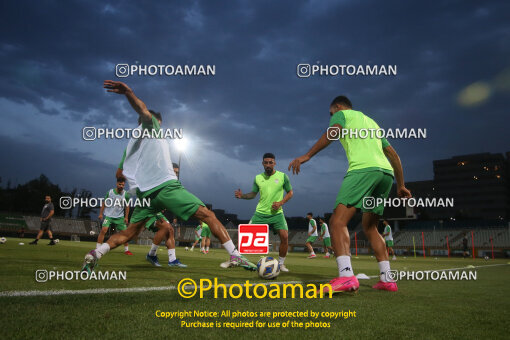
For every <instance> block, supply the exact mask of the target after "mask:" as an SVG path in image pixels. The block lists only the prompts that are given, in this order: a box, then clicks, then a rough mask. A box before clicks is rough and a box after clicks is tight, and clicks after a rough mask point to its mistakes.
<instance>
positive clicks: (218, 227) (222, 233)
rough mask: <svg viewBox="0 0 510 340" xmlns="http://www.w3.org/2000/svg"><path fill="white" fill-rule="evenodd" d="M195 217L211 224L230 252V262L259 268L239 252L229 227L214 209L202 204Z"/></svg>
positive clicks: (251, 268) (212, 231)
mask: <svg viewBox="0 0 510 340" xmlns="http://www.w3.org/2000/svg"><path fill="white" fill-rule="evenodd" d="M193 217H195V218H196V219H198V220H200V221H203V222H205V223H206V224H207V225H208V226H209V228H210V229H211V233H212V234H213V235H214V236H216V237H217V238H218V239H219V240H220V242H221V245H222V246H223V248H225V250H226V251H227V252H228V253H229V255H230V262H231V263H232V264H234V265H238V266H241V267H243V268H245V269H249V270H257V266H256V265H255V264H253V263H251V262H250V261H248V259H246V258H245V257H244V256H242V255H241V254H240V253H239V251H238V250H237V249H236V246H235V245H234V243H233V242H232V240H231V239H230V236H229V235H228V232H227V229H225V227H224V226H223V224H221V222H220V221H219V220H218V219H217V218H216V215H215V214H214V213H213V212H212V211H210V210H209V209H207V208H206V207H204V206H200V207H199V208H198V210H197V211H196V212H195V214H194V215H193Z"/></svg>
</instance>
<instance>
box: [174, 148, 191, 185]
mask: <svg viewBox="0 0 510 340" xmlns="http://www.w3.org/2000/svg"><path fill="white" fill-rule="evenodd" d="M175 148H176V149H177V151H179V162H178V163H177V164H178V165H179V173H178V175H177V179H180V177H181V156H182V154H183V152H185V151H186V149H187V148H188V140H187V139H184V138H180V139H176V140H175Z"/></svg>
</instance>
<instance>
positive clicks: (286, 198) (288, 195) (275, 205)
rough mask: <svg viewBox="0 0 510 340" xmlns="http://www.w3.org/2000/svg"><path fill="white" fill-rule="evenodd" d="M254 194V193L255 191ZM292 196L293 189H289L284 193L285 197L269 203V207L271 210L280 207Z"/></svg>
mask: <svg viewBox="0 0 510 340" xmlns="http://www.w3.org/2000/svg"><path fill="white" fill-rule="evenodd" d="M254 194H255V195H256V193H254ZM292 196H294V190H291V191H289V192H288V193H286V194H285V197H283V199H282V200H281V201H279V202H273V204H272V205H271V209H273V210H278V209H280V208H281V207H282V206H283V205H284V204H285V203H287V202H288V201H289V200H290V199H291V198H292Z"/></svg>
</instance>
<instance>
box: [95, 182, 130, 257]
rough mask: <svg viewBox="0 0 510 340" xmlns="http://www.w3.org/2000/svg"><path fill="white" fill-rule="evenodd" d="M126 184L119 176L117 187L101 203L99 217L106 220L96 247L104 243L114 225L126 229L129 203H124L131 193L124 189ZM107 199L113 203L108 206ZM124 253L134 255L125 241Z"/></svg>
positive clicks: (119, 229) (119, 228) (118, 229)
mask: <svg viewBox="0 0 510 340" xmlns="http://www.w3.org/2000/svg"><path fill="white" fill-rule="evenodd" d="M125 184H126V180H125V179H124V178H123V177H118V178H117V186H116V188H115V189H110V190H109V191H108V192H107V193H106V196H105V198H104V199H105V200H104V201H103V204H102V205H101V209H100V210H99V219H100V220H102V219H103V214H104V220H103V224H102V226H101V231H100V232H99V235H98V236H97V244H96V248H99V246H100V245H101V244H103V241H104V236H105V235H106V232H107V231H108V229H109V228H110V227H112V226H115V229H116V230H117V231H122V230H126V228H127V223H128V216H129V205H127V204H124V202H127V201H128V200H129V194H128V193H127V192H126V191H125V190H124V185H125ZM107 199H110V200H111V201H112V204H109V205H108V207H107V206H106V204H105V202H106V200H107ZM124 254H126V255H133V253H132V252H130V251H129V243H127V242H126V243H124Z"/></svg>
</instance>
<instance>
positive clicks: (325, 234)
mask: <svg viewBox="0 0 510 340" xmlns="http://www.w3.org/2000/svg"><path fill="white" fill-rule="evenodd" d="M319 225H320V227H321V236H320V237H319V240H323V242H324V252H325V253H326V255H324V257H325V258H327V259H329V256H330V253H329V250H331V252H332V253H333V248H332V247H331V237H330V236H329V228H328V225H327V224H326V222H324V219H322V218H319Z"/></svg>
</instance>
